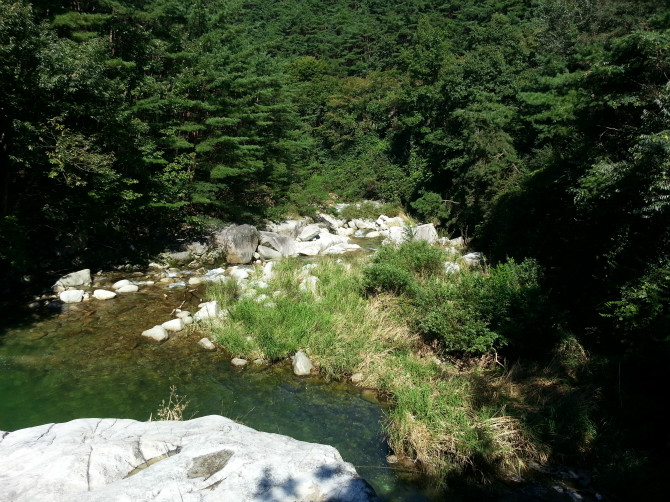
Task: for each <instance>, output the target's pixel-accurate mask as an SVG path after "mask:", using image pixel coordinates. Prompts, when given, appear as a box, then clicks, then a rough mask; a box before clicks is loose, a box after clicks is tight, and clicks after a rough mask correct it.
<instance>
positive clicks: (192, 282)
mask: <svg viewBox="0 0 670 502" xmlns="http://www.w3.org/2000/svg"><path fill="white" fill-rule="evenodd" d="M203 282H205V280H204V279H203V278H202V277H191V278H190V279H189V280H188V283H189V285H191V286H197V285H198V284H202V283H203Z"/></svg>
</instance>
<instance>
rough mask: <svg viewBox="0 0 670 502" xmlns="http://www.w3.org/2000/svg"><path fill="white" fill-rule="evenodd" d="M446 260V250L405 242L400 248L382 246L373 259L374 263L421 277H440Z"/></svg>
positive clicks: (421, 243) (422, 243) (423, 243)
mask: <svg viewBox="0 0 670 502" xmlns="http://www.w3.org/2000/svg"><path fill="white" fill-rule="evenodd" d="M446 260H447V255H446V253H445V252H444V250H442V249H440V248H438V247H435V246H431V245H430V244H428V243H427V242H425V241H409V242H404V243H403V244H402V245H401V246H400V247H398V248H394V247H391V246H382V247H381V248H379V250H378V251H377V253H376V254H375V256H374V257H373V259H372V261H373V263H380V264H381V263H383V264H388V265H393V266H394V267H396V268H400V269H403V270H406V271H408V272H411V273H413V274H417V275H419V276H420V277H432V276H435V275H439V274H440V273H442V271H443V270H444V262H445V261H446Z"/></svg>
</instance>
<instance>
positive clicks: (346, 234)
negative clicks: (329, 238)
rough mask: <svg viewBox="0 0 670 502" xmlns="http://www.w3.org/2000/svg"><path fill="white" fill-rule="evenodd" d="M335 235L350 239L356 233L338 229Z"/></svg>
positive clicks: (348, 229)
mask: <svg viewBox="0 0 670 502" xmlns="http://www.w3.org/2000/svg"><path fill="white" fill-rule="evenodd" d="M335 233H336V234H337V235H341V236H343V237H350V236H352V235H354V234H355V233H356V230H355V229H353V228H338V229H337V230H335Z"/></svg>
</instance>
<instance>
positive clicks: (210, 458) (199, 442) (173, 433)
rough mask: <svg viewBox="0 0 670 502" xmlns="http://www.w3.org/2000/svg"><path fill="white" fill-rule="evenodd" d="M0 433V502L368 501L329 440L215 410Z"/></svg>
mask: <svg viewBox="0 0 670 502" xmlns="http://www.w3.org/2000/svg"><path fill="white" fill-rule="evenodd" d="M0 438H2V439H1V440H0V500H2V501H3V502H35V501H40V502H84V501H86V502H110V501H133V502H158V501H183V502H195V501H198V502H214V501H221V500H231V501H239V502H260V501H270V500H272V501H279V500H292V501H303V502H306V501H313V500H338V501H341V502H369V501H373V500H376V497H375V494H374V491H373V490H372V488H370V486H369V485H368V484H367V483H366V482H365V481H364V480H362V479H360V478H359V477H358V475H357V473H356V470H355V469H354V467H353V466H352V465H351V464H349V463H347V462H344V461H343V460H342V457H341V456H340V454H339V453H338V452H337V450H336V449H335V448H333V447H332V446H325V445H319V444H313V443H305V442H302V441H297V440H295V439H292V438H290V437H287V436H282V435H279V434H270V433H264V432H258V431H255V430H253V429H251V428H249V427H246V426H244V425H240V424H238V423H235V422H234V421H233V420H230V419H227V418H224V417H221V416H207V417H202V418H197V419H194V420H188V421H183V422H180V421H165V422H160V421H159V422H137V421H134V420H128V419H111V418H107V419H98V418H85V419H78V420H73V421H71V422H67V423H61V424H46V425H41V426H38V427H32V428H29V429H21V430H18V431H14V432H9V433H7V432H0Z"/></svg>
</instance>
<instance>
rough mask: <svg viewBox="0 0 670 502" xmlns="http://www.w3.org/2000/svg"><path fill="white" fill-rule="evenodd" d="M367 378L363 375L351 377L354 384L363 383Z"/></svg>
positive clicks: (357, 374) (355, 374) (358, 374)
mask: <svg viewBox="0 0 670 502" xmlns="http://www.w3.org/2000/svg"><path fill="white" fill-rule="evenodd" d="M364 378H365V377H364V376H363V373H354V374H353V375H351V382H352V383H361V382H362V381H363V379H364Z"/></svg>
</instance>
